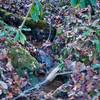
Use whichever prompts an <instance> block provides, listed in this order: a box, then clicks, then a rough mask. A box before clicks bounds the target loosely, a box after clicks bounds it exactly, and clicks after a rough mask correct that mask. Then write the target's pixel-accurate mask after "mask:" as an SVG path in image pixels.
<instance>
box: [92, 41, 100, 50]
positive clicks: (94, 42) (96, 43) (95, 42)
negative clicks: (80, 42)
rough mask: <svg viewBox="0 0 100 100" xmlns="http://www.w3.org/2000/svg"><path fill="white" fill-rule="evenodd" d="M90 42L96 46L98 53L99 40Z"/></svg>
mask: <svg viewBox="0 0 100 100" xmlns="http://www.w3.org/2000/svg"><path fill="white" fill-rule="evenodd" d="M92 42H93V44H95V45H96V51H97V52H100V41H99V40H93V41H92Z"/></svg>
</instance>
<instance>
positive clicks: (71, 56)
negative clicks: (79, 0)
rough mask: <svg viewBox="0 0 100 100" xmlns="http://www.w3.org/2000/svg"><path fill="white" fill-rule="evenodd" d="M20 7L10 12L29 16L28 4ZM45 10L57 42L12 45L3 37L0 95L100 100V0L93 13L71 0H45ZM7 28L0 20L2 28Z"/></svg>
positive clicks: (5, 98)
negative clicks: (72, 5) (80, 7)
mask: <svg viewBox="0 0 100 100" xmlns="http://www.w3.org/2000/svg"><path fill="white" fill-rule="evenodd" d="M58 1H59V0H58ZM24 3H25V2H24V0H23V3H20V5H19V6H22V5H23V6H24ZM29 3H30V0H27V4H29ZM21 4H22V5H21ZM27 4H26V7H27ZM5 5H8V3H3V4H2V3H0V7H1V8H3V9H8V8H11V7H9V6H8V7H5ZM9 5H10V6H11V3H9ZM17 5H18V4H17ZM12 6H16V4H15V5H12ZM17 7H18V6H17ZM15 9H17V8H16V7H15ZM20 9H21V7H19V11H21V12H19V11H16V10H9V11H10V12H12V13H16V14H19V13H20V15H25V14H26V12H25V11H27V9H28V8H25V9H26V10H25V9H24V10H25V11H24V10H20ZM43 9H44V11H45V12H46V14H45V17H44V20H46V21H47V22H48V24H50V30H51V26H53V27H55V28H56V30H57V32H56V36H54V40H53V41H50V40H49V39H48V40H45V41H40V42H39V41H38V40H32V39H30V40H27V42H26V44H25V45H21V44H20V43H16V44H14V45H13V46H11V45H12V43H10V42H5V43H4V41H5V38H1V39H0V100H100V3H97V7H96V11H95V15H92V16H90V13H89V8H85V9H75V8H72V7H71V6H70V4H69V2H66V3H65V2H64V3H61V2H60V3H59V2H53V1H52V2H51V3H46V2H45V3H44V4H43ZM0 17H1V16H0ZM6 24H7V23H6ZM3 27H4V24H3V25H2V22H1V21H0V32H2V30H3ZM50 33H51V35H52V32H50ZM38 35H39V34H38ZM44 35H47V34H45V32H44ZM38 37H39V36H38ZM38 37H37V38H36V39H38ZM37 41H38V42H37ZM32 62H34V65H36V66H38V68H37V67H36V66H35V67H36V68H33V63H32ZM30 67H31V68H30Z"/></svg>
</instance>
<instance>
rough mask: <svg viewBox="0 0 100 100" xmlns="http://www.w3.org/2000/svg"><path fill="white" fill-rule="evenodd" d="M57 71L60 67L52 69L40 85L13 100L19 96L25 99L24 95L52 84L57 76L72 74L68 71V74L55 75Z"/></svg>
mask: <svg viewBox="0 0 100 100" xmlns="http://www.w3.org/2000/svg"><path fill="white" fill-rule="evenodd" d="M58 71H60V67H59V66H57V67H56V68H54V69H53V70H52V71H51V72H50V74H49V75H48V76H47V77H46V79H45V80H44V81H43V82H40V83H38V84H36V85H35V86H34V87H32V88H30V89H27V90H25V91H23V92H22V93H21V94H20V95H18V96H17V97H15V98H14V100H17V99H18V98H20V97H21V96H24V97H26V94H28V93H29V92H31V91H32V90H37V89H39V88H40V87H41V86H43V85H45V84H48V83H49V82H52V81H53V80H54V79H55V78H56V77H57V76H58V75H65V74H71V73H72V71H70V72H63V73H57V72H58Z"/></svg>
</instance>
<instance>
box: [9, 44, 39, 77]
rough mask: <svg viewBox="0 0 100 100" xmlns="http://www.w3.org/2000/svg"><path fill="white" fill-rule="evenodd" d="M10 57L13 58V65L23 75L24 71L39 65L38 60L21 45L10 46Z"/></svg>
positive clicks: (32, 69)
mask: <svg viewBox="0 0 100 100" xmlns="http://www.w3.org/2000/svg"><path fill="white" fill-rule="evenodd" d="M8 57H10V58H11V61H12V62H11V63H12V65H13V67H14V68H15V70H16V71H17V73H18V74H19V75H21V76H22V75H23V74H24V72H26V71H27V72H29V71H34V69H35V68H38V67H39V63H38V61H37V60H36V59H35V58H34V57H32V56H31V55H30V53H29V52H28V51H27V50H25V49H24V48H23V47H21V46H20V47H11V48H9V49H8Z"/></svg>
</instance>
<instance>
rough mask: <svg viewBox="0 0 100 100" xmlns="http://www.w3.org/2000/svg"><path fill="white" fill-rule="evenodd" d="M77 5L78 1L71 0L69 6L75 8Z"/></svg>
mask: <svg viewBox="0 0 100 100" xmlns="http://www.w3.org/2000/svg"><path fill="white" fill-rule="evenodd" d="M78 3H79V0H71V5H72V6H73V7H75V6H77V5H78Z"/></svg>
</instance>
